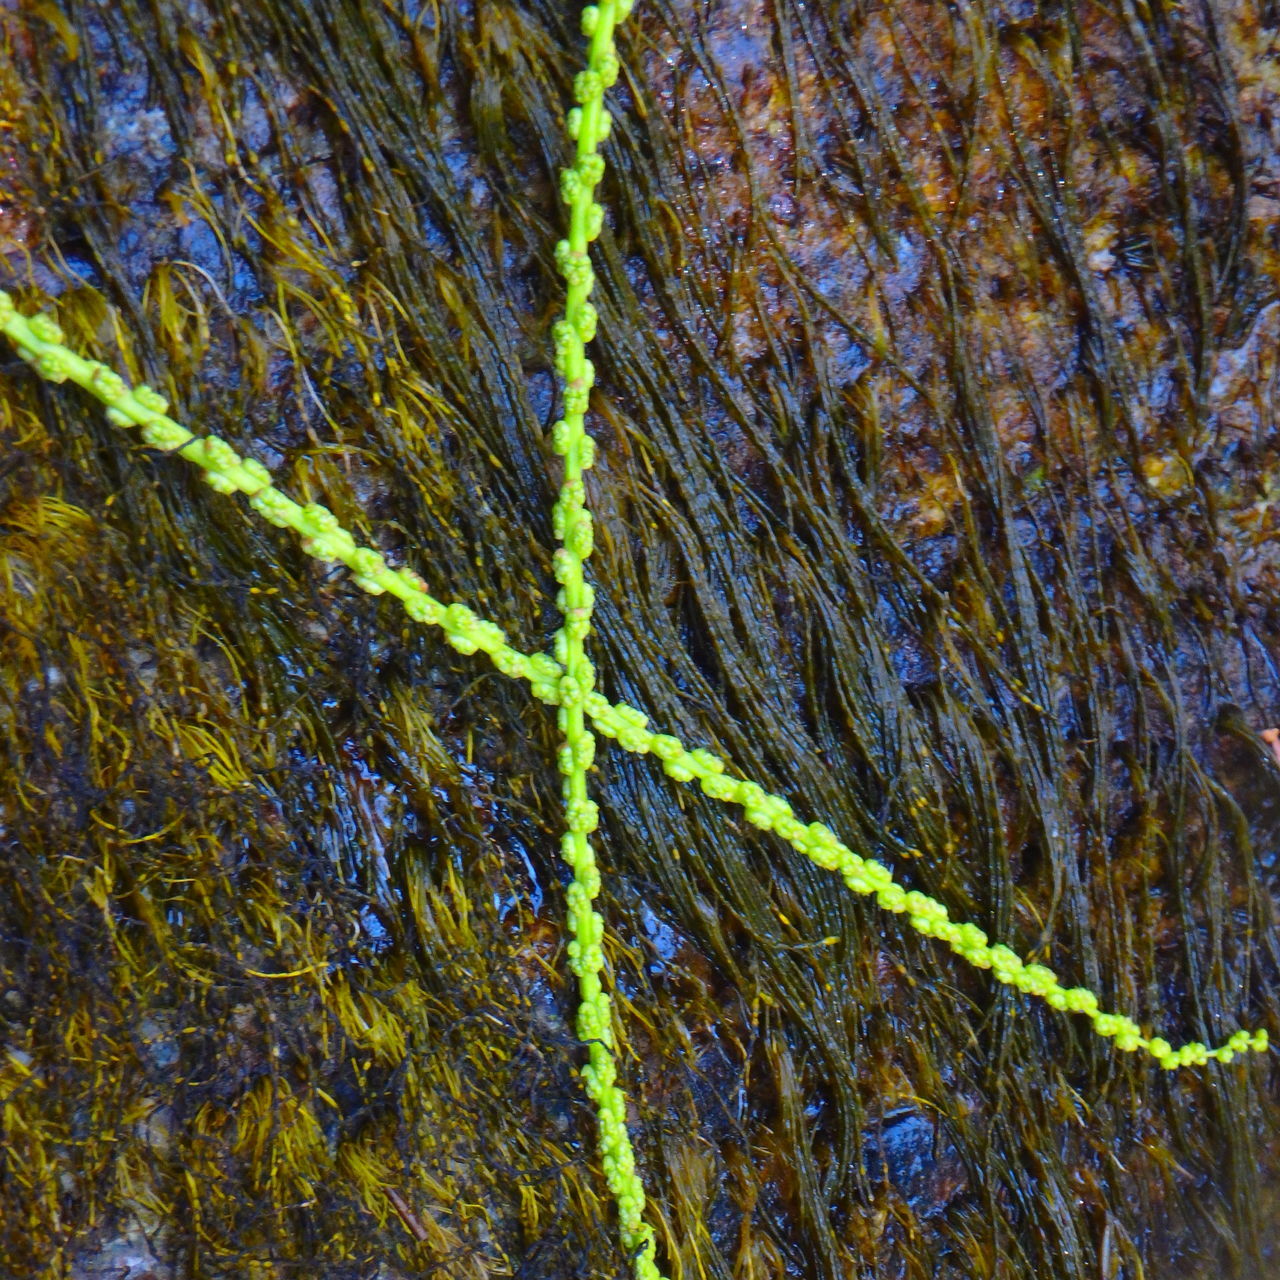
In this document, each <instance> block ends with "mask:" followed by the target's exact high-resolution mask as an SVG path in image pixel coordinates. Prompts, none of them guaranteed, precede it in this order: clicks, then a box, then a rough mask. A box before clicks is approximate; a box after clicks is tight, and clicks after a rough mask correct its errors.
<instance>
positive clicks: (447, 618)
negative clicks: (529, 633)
mask: <svg viewBox="0 0 1280 1280" xmlns="http://www.w3.org/2000/svg"><path fill="white" fill-rule="evenodd" d="M0 333H4V334H5V336H6V337H8V338H9V340H10V341H11V342H12V343H13V344H14V345H15V347H17V349H18V354H19V355H21V356H22V357H23V359H25V360H26V361H28V363H30V364H31V365H32V366H33V367H34V369H35V370H36V372H37V373H39V374H40V375H41V376H42V377H44V378H47V379H49V380H50V381H52V382H66V381H71V382H74V383H76V384H77V385H78V386H81V387H83V388H84V389H85V390H86V391H89V392H90V393H91V394H92V395H94V396H95V397H97V399H99V400H100V401H102V402H103V403H104V404H105V405H106V406H107V415H108V417H109V418H110V420H111V421H112V422H113V423H115V424H116V425H117V426H121V427H129V426H138V427H140V428H141V429H142V435H143V438H144V439H145V440H146V441H147V443H148V444H150V445H152V446H154V447H155V448H157V449H164V450H166V451H169V452H177V453H179V454H180V455H181V456H182V457H184V458H185V459H186V460H187V461H188V462H192V463H195V465H196V466H198V467H200V468H201V470H202V471H203V472H204V475H205V479H206V481H207V482H208V483H209V484H210V485H211V486H212V487H213V488H215V489H217V490H218V492H220V493H228V494H229V493H243V494H245V495H246V496H247V497H248V498H249V503H250V505H251V506H252V507H254V509H255V510H257V511H258V512H259V513H260V514H261V515H263V516H264V517H265V518H266V519H267V520H269V521H271V523H272V524H275V525H278V526H280V527H281V528H289V529H293V530H294V531H295V532H296V533H298V534H299V535H300V536H301V539H302V548H303V550H304V551H306V553H307V554H308V555H311V556H314V557H315V558H316V559H318V560H323V561H326V562H340V563H342V564H344V565H346V566H347V568H349V569H350V570H351V571H352V572H353V574H354V575H355V576H354V581H355V583H356V585H357V586H359V587H360V588H361V589H362V590H364V591H367V592H369V593H370V594H371V595H380V594H382V593H383V592H386V593H387V594H389V595H393V596H395V597H396V598H397V599H398V600H399V601H400V602H401V603H402V604H403V605H404V609H405V612H406V613H407V614H408V615H409V616H410V617H411V618H412V619H414V620H415V621H417V622H425V623H430V624H431V625H433V626H438V627H440V628H441V629H442V630H443V631H444V638H445V640H446V642H447V643H448V644H449V645H450V646H451V647H452V648H454V649H456V650H457V651H458V652H459V653H463V654H472V653H476V652H483V653H485V654H486V655H487V656H488V658H489V659H490V661H491V662H492V663H493V665H494V666H495V667H497V669H498V670H499V671H501V672H503V674H505V675H509V676H513V677H516V678H518V679H521V680H527V681H528V682H529V685H530V688H531V689H532V691H533V694H534V696H535V697H536V698H538V699H539V700H541V701H542V702H545V703H547V704H548V705H551V706H555V705H558V703H559V701H560V689H561V685H560V682H561V679H562V678H563V676H564V674H565V672H564V667H563V666H562V665H561V664H560V663H559V662H557V661H556V660H555V659H554V658H553V657H551V656H550V655H549V654H543V653H537V654H528V653H522V652H521V651H520V650H519V649H515V648H513V647H512V646H511V645H510V644H508V643H507V638H506V635H505V633H504V632H503V630H502V628H501V627H499V626H498V625H497V624H496V623H493V622H489V621H487V620H485V619H482V618H479V617H477V616H476V614H475V613H473V612H472V610H470V609H469V608H467V606H466V605H463V604H451V605H445V604H442V603H441V602H440V601H439V600H436V599H435V598H434V597H432V596H431V595H430V594H429V593H428V592H427V589H426V584H425V583H424V582H423V580H422V579H421V578H420V577H419V576H418V575H417V574H416V573H414V572H413V571H412V570H410V569H392V568H391V567H390V566H388V564H387V562H386V560H385V559H384V558H383V557H382V555H381V554H380V553H378V552H377V551H373V550H371V549H369V548H367V547H361V546H360V545H359V544H358V543H357V542H356V540H355V538H354V537H352V535H351V534H350V533H348V532H347V531H346V530H345V529H344V528H342V526H341V525H339V524H338V521H337V519H336V517H335V516H334V515H333V513H332V512H330V511H329V510H328V509H327V508H325V507H322V506H319V505H318V504H315V503H312V504H309V505H308V506H305V507H304V506H302V505H300V504H299V503H296V502H294V501H293V499H292V498H290V497H288V496H287V495H286V494H284V493H282V492H281V491H280V490H279V489H277V488H275V487H274V486H273V485H272V484H271V477H270V473H269V472H268V471H267V469H266V467H264V466H263V465H262V464H261V463H260V462H258V461H256V460H254V459H252V458H241V457H240V456H239V455H238V454H237V453H236V451H235V450H234V449H233V448H232V447H231V446H230V445H229V444H228V443H227V442H226V441H225V440H221V439H219V438H218V437H217V436H203V437H197V436H195V435H194V434H193V433H192V432H191V431H189V430H187V428H186V427H184V426H182V425H181V424H180V423H178V422H175V421H174V420H173V419H172V418H170V417H168V416H167V415H166V414H165V407H166V406H165V402H164V400H163V399H162V398H161V397H160V396H159V395H157V394H156V393H155V392H154V391H152V390H150V389H149V388H148V387H145V386H140V387H136V388H134V389H133V390H129V389H128V388H127V387H126V386H125V384H124V381H123V379H121V378H120V376H119V375H118V374H116V373H114V372H113V371H112V370H111V369H109V368H107V366H106V365H104V364H99V363H98V362H97V361H93V360H86V359H84V357H82V356H79V355H77V354H76V353H75V352H73V351H70V350H69V349H68V348H67V347H66V346H64V345H63V342H62V333H61V331H60V330H59V328H58V325H57V323H56V322H55V321H54V320H53V319H52V317H50V316H45V315H38V316H33V317H31V318H30V319H27V317H25V316H23V315H21V314H19V313H18V312H17V311H16V310H15V309H14V306H13V301H12V299H11V298H10V297H9V295H8V294H6V293H4V292H2V291H0ZM583 710H584V711H585V713H586V716H587V718H588V719H590V720H591V722H592V723H593V724H594V725H595V728H596V730H597V732H599V733H600V734H602V735H603V736H604V737H608V738H614V739H616V740H617V742H618V745H619V746H620V747H623V748H624V749H625V750H627V751H632V752H636V753H637V754H640V755H644V754H652V755H654V756H656V757H657V758H658V759H659V760H661V761H662V767H663V770H664V771H665V772H666V773H667V775H668V776H669V777H671V778H674V779H675V780H676V781H678V782H692V781H694V780H695V779H696V780H697V782H698V785H699V786H700V787H701V788H702V790H703V792H704V793H705V794H707V795H708V796H710V797H712V799H715V800H724V801H729V802H731V803H734V804H738V805H741V806H742V808H743V812H744V816H745V817H746V819H747V821H748V822H750V823H752V824H753V825H754V826H757V827H759V828H761V829H762V830H765V831H773V832H775V833H776V834H778V835H779V836H781V837H782V839H784V840H785V841H786V842H787V843H788V844H789V845H791V847H792V848H794V849H795V850H797V851H798V852H800V853H802V854H804V856H805V857H806V858H808V859H809V860H810V861H812V862H814V863H816V864H817V865H818V866H820V867H824V868H827V869H829V870H833V871H838V872H839V874H840V876H841V878H842V879H843V880H844V882H845V884H846V885H847V886H848V887H849V888H850V889H851V890H853V892H854V893H857V894H861V895H863V896H864V897H874V898H875V900H876V902H877V903H878V904H879V905H880V906H881V907H883V908H884V909H885V910H886V911H892V912H895V913H897V914H900V915H905V916H906V917H907V921H908V923H909V924H910V925H911V926H912V928H914V929H916V930H918V931H919V932H920V933H923V934H926V935H928V936H930V937H934V938H937V939H939V940H940V941H942V942H945V943H946V944H947V946H949V947H950V948H951V950H952V951H954V952H955V953H956V954H957V955H959V956H961V957H963V958H964V959H965V960H967V961H968V962H969V963H970V964H973V965H976V966H977V967H978V968H980V969H990V970H991V972H992V975H993V976H994V977H995V978H996V980H997V981H999V982H1002V983H1004V984H1005V985H1006V986H1011V987H1016V988H1017V989H1018V990H1019V991H1023V992H1025V993H1027V994H1028V995H1034V996H1039V997H1040V998H1041V999H1043V1000H1044V1001H1046V1002H1047V1003H1048V1004H1049V1005H1051V1006H1052V1007H1053V1008H1055V1009H1061V1010H1064V1011H1066V1012H1070V1013H1080V1014H1083V1015H1084V1016H1085V1017H1087V1018H1089V1020H1090V1022H1091V1023H1092V1025H1093V1029H1094V1030H1095V1031H1096V1032H1097V1033H1098V1034H1099V1035H1101V1036H1106V1037H1110V1038H1113V1039H1114V1040H1115V1042H1116V1046H1117V1048H1120V1049H1124V1050H1128V1051H1136V1050H1141V1051H1144V1052H1146V1053H1148V1054H1150V1055H1151V1056H1152V1057H1153V1058H1155V1060H1156V1061H1157V1062H1159V1064H1160V1065H1161V1066H1162V1067H1166V1068H1169V1069H1173V1068H1175V1067H1180V1066H1187V1065H1193V1066H1199V1065H1203V1064H1204V1063H1206V1062H1207V1061H1208V1060H1209V1059H1210V1058H1214V1059H1216V1060H1218V1061H1219V1062H1224V1063H1225V1062H1230V1061H1231V1060H1232V1058H1233V1057H1234V1056H1235V1055H1236V1054H1237V1053H1242V1052H1245V1051H1247V1050H1253V1051H1255V1052H1260V1051H1262V1050H1265V1049H1266V1048H1267V1033H1266V1031H1255V1032H1252V1033H1250V1032H1248V1031H1243V1030H1241V1031H1236V1032H1235V1033H1234V1034H1233V1035H1232V1036H1231V1037H1230V1038H1229V1039H1228V1040H1227V1041H1226V1042H1225V1043H1224V1044H1222V1045H1220V1046H1219V1047H1218V1048H1216V1049H1209V1048H1206V1046H1204V1045H1203V1044H1199V1043H1197V1042H1192V1043H1189V1044H1184V1045H1182V1046H1181V1047H1180V1048H1177V1049H1175V1048H1173V1047H1172V1046H1171V1045H1169V1043H1168V1042H1167V1041H1166V1040H1163V1039H1161V1038H1160V1037H1158V1036H1154V1037H1147V1036H1144V1035H1143V1034H1142V1031H1141V1029H1140V1028H1139V1027H1138V1025H1137V1024H1136V1023H1135V1022H1133V1021H1132V1020H1131V1019H1129V1018H1127V1017H1125V1016H1124V1015H1122V1014H1114V1013H1107V1012H1105V1011H1103V1010H1102V1009H1100V1008H1099V1006H1098V999H1097V997H1096V996H1095V995H1094V994H1093V993H1092V992H1091V991H1088V990H1086V989H1085V988H1083V987H1069V988H1068V987H1064V986H1063V985H1062V984H1061V983H1060V982H1059V981H1058V978H1057V976H1056V975H1055V974H1054V973H1053V971H1052V970H1051V969H1047V968H1045V967H1044V966H1043V965H1037V964H1026V963H1024V962H1023V961H1022V960H1021V959H1020V958H1019V957H1018V956H1017V955H1016V954H1014V952H1013V951H1011V950H1010V949H1009V948H1008V947H1005V946H1003V945H1001V944H996V945H994V946H992V945H990V944H989V942H988V940H987V935H986V934H985V933H983V931H982V930H981V929H979V928H978V927H977V926H976V925H973V924H961V923H957V922H955V921H952V920H950V919H949V918H948V914H947V909H946V907H945V906H943V904H942V903H940V902H938V901H936V900H935V899H933V898H930V897H928V896H927V895H926V894H923V893H918V892H916V891H915V890H910V891H908V890H905V889H903V888H902V886H901V885H899V884H897V883H895V881H894V879H893V873H892V872H891V871H890V870H889V868H888V867H886V866H884V864H883V863H881V862H878V861H876V860H874V859H871V858H862V857H860V856H859V855H858V854H856V853H854V852H853V851H852V850H851V849H850V848H849V847H848V846H847V845H845V844H843V843H842V842H841V841H840V839H839V838H838V837H837V836H836V834H835V833H834V832H833V831H832V830H831V828H830V827H827V826H825V825H824V824H823V823H821V822H810V823H808V824H807V825H806V824H805V823H803V822H801V821H800V820H799V819H798V818H796V816H795V814H794V813H793V812H792V809H791V806H790V805H789V804H788V803H787V801H786V800H784V799H783V798H782V797H781V796H776V795H772V794H770V793H769V792H768V791H766V790H765V789H764V788H763V787H762V786H760V785H759V784H758V783H755V782H751V781H749V780H744V779H739V778H734V777H732V776H731V775H730V771H731V770H732V769H733V766H732V764H731V763H730V762H726V761H723V760H720V759H718V758H717V757H715V756H714V755H712V754H711V753H710V752H708V751H704V750H702V749H698V750H696V751H689V750H687V749H686V748H685V746H684V744H683V743H682V742H681V741H680V740H679V739H678V738H675V737H672V736H671V735H669V734H663V733H654V732H653V731H652V730H650V729H649V728H647V723H648V720H647V717H646V716H645V715H644V714H643V713H642V712H640V711H637V710H636V709H635V708H634V707H629V706H627V705H626V704H625V703H610V702H609V700H608V699H607V698H606V697H604V695H603V694H600V693H598V692H595V691H592V692H591V693H589V694H588V695H587V696H586V697H585V698H584V700H583Z"/></svg>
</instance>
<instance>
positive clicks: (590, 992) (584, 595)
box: [552, 0, 659, 1280]
mask: <svg viewBox="0 0 1280 1280" xmlns="http://www.w3.org/2000/svg"><path fill="white" fill-rule="evenodd" d="M630 8H631V3H630V0H603V2H602V3H601V4H599V5H589V6H588V7H587V8H586V9H584V10H583V13H582V31H583V34H584V35H585V36H586V37H587V38H588V40H589V41H590V54H589V58H588V62H587V69H586V70H585V71H581V72H579V73H578V75H577V76H576V77H575V78H574V82H573V92H574V98H575V100H576V101H577V106H575V107H574V108H573V109H572V110H571V111H570V112H569V116H568V119H567V121H566V124H567V127H568V131H569V136H570V138H572V139H573V140H574V141H575V142H576V143H577V152H576V155H575V157H574V163H573V164H572V165H571V166H569V167H568V168H567V169H565V170H564V171H563V172H562V174H561V175H560V195H561V198H562V199H563V200H564V202H565V204H567V205H568V206H569V235H568V238H567V239H565V240H561V241H560V243H559V244H557V245H556V265H557V266H558V267H559V269H560V273H561V274H562V275H563V276H564V279H565V287H566V298H565V310H564V318H563V319H561V320H560V321H558V322H557V323H556V325H555V328H554V331H553V333H554V338H555V352H556V372H557V373H558V374H559V375H560V377H561V379H562V385H563V395H564V416H563V418H561V419H560V421H559V422H557V423H556V424H555V427H554V428H553V431H552V444H553V446H554V448H555V451H556V452H557V453H558V454H559V455H560V456H561V457H563V458H564V483H563V485H562V487H561V490H560V497H559V499H558V501H557V502H556V504H555V509H554V511H553V519H554V526H555V534H556V538H557V539H558V540H559V543H560V545H559V547H558V548H557V550H556V553H555V575H556V581H557V582H558V583H559V584H560V592H559V594H558V596H557V597H556V603H557V604H558V605H559V608H560V612H561V614H562V615H563V617H564V624H563V626H562V627H561V628H560V630H559V631H558V632H557V633H556V639H555V654H556V658H557V660H558V661H559V662H560V664H561V665H562V666H563V668H564V675H563V676H562V677H561V679H560V688H559V695H560V697H559V702H560V710H559V712H558V720H559V725H560V731H561V733H562V734H563V735H564V742H563V744H562V746H561V747H560V753H559V766H560V773H561V775H562V776H563V778H564V783H563V794H564V807H565V826H566V831H565V834H564V837H563V840H562V844H561V852H562V855H563V857H564V860H565V861H566V862H567V863H568V864H569V866H570V867H572V868H573V883H572V884H571V885H570V886H569V890H568V927H569V935H570V940H569V948H568V950H569V964H570V967H571V968H572V969H573V972H574V973H575V974H576V975H577V978H578V991H579V996H580V1000H581V1003H580V1004H579V1007H578V1028H577V1029H578V1038H579V1039H580V1040H581V1041H582V1042H583V1043H584V1044H585V1045H586V1046H587V1053H588V1062H587V1064H586V1066H585V1067H584V1068H583V1070H582V1079H583V1083H584V1085H585V1087H586V1090H587V1094H588V1095H589V1096H590V1098H591V1100H592V1102H593V1103H594V1104H595V1108H596V1122H597V1128H598V1137H599V1144H600V1160H601V1164H602V1165H603V1167H604V1174H605V1178H606V1179H607V1181H608V1183H609V1190H610V1192H611V1193H612V1195H613V1198H614V1201H615V1202H616V1204H617V1206H618V1219H619V1229H620V1231H621V1235H622V1245H623V1248H624V1249H625V1250H626V1252H627V1253H628V1254H629V1255H631V1257H632V1258H633V1261H634V1266H635V1273H636V1276H637V1277H639V1278H640V1280H657V1277H658V1276H659V1272H658V1268H657V1265H656V1264H655V1263H654V1260H653V1254H654V1237H653V1228H652V1227H650V1226H649V1225H648V1224H647V1223H646V1222H645V1221H644V1187H643V1186H642V1185H641V1182H640V1179H639V1177H638V1176H637V1174H636V1160H635V1153H634V1152H633V1150H632V1148H631V1138H630V1136H629V1135H628V1133H627V1125H626V1097H625V1096H624V1094H623V1092H622V1090H621V1089H620V1088H619V1087H618V1084H617V1075H618V1072H617V1064H616V1062H615V1059H614V1044H613V1017H612V1009H611V1006H610V1002H609V997H608V995H607V994H606V992H605V990H604V985H603V983H602V981H601V976H602V973H603V971H604V949H603V945H602V944H603V939H604V917H603V916H601V914H600V912H599V911H597V910H596V909H595V906H594V905H593V904H594V901H595V898H596V896H597V894H599V892H600V872H599V869H598V868H597V866H596V860H595V854H594V853H593V851H592V848H591V841H590V836H591V833H592V832H593V831H594V830H595V829H596V825H597V822H598V818H599V814H598V810H597V808H596V805H595V804H594V802H593V801H592V800H591V799H590V797H589V796H588V793H587V771H588V770H589V769H590V768H591V763H592V761H593V759H594V758H595V750H596V740H595V736H594V734H593V733H592V732H591V729H590V728H589V727H588V725H587V719H586V713H585V710H584V704H585V702H586V699H587V697H588V696H589V695H590V694H591V693H592V692H593V690H594V688H595V669H594V667H593V666H592V664H591V659H590V658H589V657H588V656H587V653H586V649H585V645H584V642H585V641H586V638H587V636H588V635H589V634H590V631H591V607H592V603H593V593H592V590H591V587H590V586H589V585H588V583H587V582H586V580H585V578H584V577H583V571H582V566H583V561H585V560H586V558H587V557H588V556H589V555H590V554H591V542H592V525H591V513H590V512H589V511H588V510H587V508H586V503H585V491H584V488H583V483H582V475H583V472H584V471H586V469H587V468H588V467H590V466H591V462H592V456H593V454H594V452H595V445H594V442H593V441H592V440H591V438H590V437H589V436H588V435H587V434H586V431H585V430H584V428H583V420H584V418H585V416H586V411H587V401H588V399H589V397H590V394H591V386H592V383H593V382H594V381H595V370H594V368H593V367H592V364H591V361H590V360H588V359H587V357H586V354H585V347H586V344H587V343H588V342H590V341H591V339H592V338H593V337H594V336H595V331H596V309H595V307H593V306H592V305H591V302H590V301H589V299H590V296H591V288H592V284H593V274H592V270H591V259H590V256H589V254H588V246H589V245H590V243H591V241H592V240H594V239H595V238H596V237H597V236H598V235H599V234H600V228H601V226H602V224H603V222H604V210H603V208H601V206H600V205H599V204H597V203H596V200H595V189H596V187H597V186H598V185H599V183H600V179H601V178H602V177H603V176H604V160H603V159H602V158H601V156H600V154H599V151H598V147H599V144H600V143H601V142H602V141H603V140H604V139H605V138H606V137H607V136H608V133H609V124H610V119H609V113H608V112H607V111H606V110H605V106H604V94H605V90H606V89H608V88H609V87H610V86H611V85H612V84H613V83H614V82H615V81H616V80H617V78H618V55H617V52H616V51H615V49H614V43H613V32H614V27H615V25H616V24H617V23H618V22H621V21H622V20H624V19H625V18H626V16H627V14H628V12H629V11H630Z"/></svg>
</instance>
